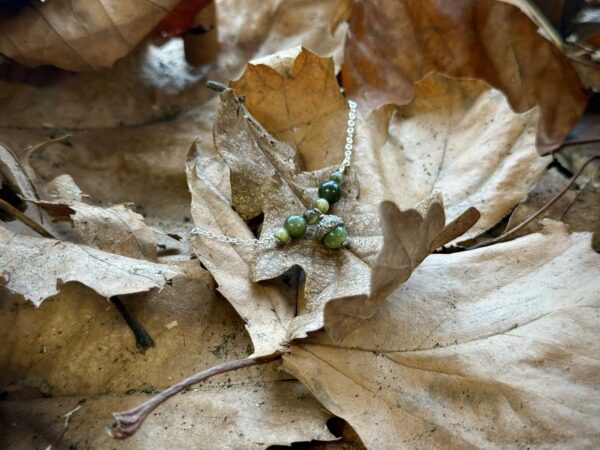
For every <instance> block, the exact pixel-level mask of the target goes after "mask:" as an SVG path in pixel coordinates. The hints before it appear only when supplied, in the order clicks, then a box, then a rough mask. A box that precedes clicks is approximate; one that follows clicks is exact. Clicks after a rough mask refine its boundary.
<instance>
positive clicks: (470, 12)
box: [342, 0, 586, 154]
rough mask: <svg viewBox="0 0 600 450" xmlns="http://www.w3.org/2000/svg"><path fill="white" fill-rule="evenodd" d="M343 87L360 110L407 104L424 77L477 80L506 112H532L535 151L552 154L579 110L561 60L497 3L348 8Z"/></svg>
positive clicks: (581, 101) (572, 75) (577, 89)
mask: <svg viewBox="0 0 600 450" xmlns="http://www.w3.org/2000/svg"><path fill="white" fill-rule="evenodd" d="M349 36H350V38H349V39H348V40H347V41H346V49H345V60H344V67H343V69H342V75H343V81H344V82H343V84H344V87H345V88H346V89H347V91H348V93H349V95H350V96H351V97H356V98H357V99H358V101H359V103H361V104H362V105H363V106H364V107H367V108H368V109H372V108H377V107H379V106H381V105H384V104H387V103H399V104H404V103H407V102H408V101H409V100H410V99H411V98H412V97H413V84H414V83H416V82H417V81H419V80H421V79H422V78H424V77H425V76H426V75H427V74H428V73H429V72H431V71H437V72H441V73H445V74H448V75H450V76H453V77H463V78H479V79H482V80H484V81H486V82H487V83H489V84H490V85H492V86H493V87H495V88H497V89H500V90H501V91H503V92H504V93H505V94H506V96H507V97H508V99H509V101H510V104H511V105H512V107H513V108H514V109H515V110H517V111H519V112H523V111H527V110H529V109H531V108H533V107H534V106H536V105H538V106H539V108H540V117H539V127H538V130H537V141H536V142H537V148H538V151H539V152H540V153H541V154H545V153H548V152H549V151H551V150H553V149H555V148H557V147H558V146H559V145H560V143H561V142H562V140H563V139H564V138H565V136H566V135H567V133H568V132H569V130H570V128H571V127H572V126H573V124H574V123H575V122H576V120H577V119H578V117H579V116H580V114H581V113H582V112H583V109H584V107H585V104H586V97H585V95H584V93H583V91H582V89H581V86H580V83H579V80H578V77H577V74H576V72H575V71H574V69H573V67H572V66H571V64H570V63H569V61H568V60H567V58H566V57H565V56H564V55H563V54H562V53H561V52H560V50H559V49H557V48H556V47H555V46H554V45H553V44H552V43H550V42H549V41H547V40H546V39H544V38H543V37H542V36H541V35H540V34H539V33H538V30H537V26H536V25H535V24H534V23H533V22H531V21H530V19H529V18H528V17H527V16H526V15H525V14H523V13H522V12H521V11H519V10H518V9H517V8H515V7H514V6H512V5H508V4H507V3H504V2H502V1H497V0H482V1H470V0H459V1H456V2H451V3H450V2H438V1H435V0H425V1H421V2H411V1H404V0H366V1H361V2H355V3H354V9H353V12H352V16H351V19H350V34H349Z"/></svg>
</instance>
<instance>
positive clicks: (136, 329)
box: [110, 295, 154, 350]
mask: <svg viewBox="0 0 600 450" xmlns="http://www.w3.org/2000/svg"><path fill="white" fill-rule="evenodd" d="M110 301H111V302H112V304H113V305H115V308H117V311H119V314H121V317H123V320H125V322H126V323H127V325H129V328H131V331H132V332H133V335H134V336H135V345H136V346H137V348H139V349H141V350H144V349H147V348H148V347H152V346H153V345H154V341H153V340H152V338H151V337H150V335H149V334H148V332H147V331H146V329H145V328H144V327H143V325H142V324H141V323H140V322H139V321H138V320H137V319H136V317H135V316H134V315H133V314H131V313H130V312H129V310H128V309H127V307H126V306H125V305H124V304H123V302H122V301H121V299H120V298H119V297H118V296H116V295H115V296H114V297H111V298H110Z"/></svg>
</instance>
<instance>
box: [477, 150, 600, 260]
mask: <svg viewBox="0 0 600 450" xmlns="http://www.w3.org/2000/svg"><path fill="white" fill-rule="evenodd" d="M597 158H600V155H596V156H592V157H591V158H588V159H587V160H586V161H585V162H584V163H583V165H582V166H581V167H580V168H579V170H578V171H577V172H576V173H575V175H573V176H572V177H571V179H570V180H569V182H568V183H567V185H566V186H565V187H564V188H562V189H561V191H560V192H559V193H558V194H556V195H555V196H554V197H553V198H552V200H550V201H549V202H548V203H546V204H545V205H544V206H542V207H541V208H540V209H538V210H537V211H536V212H534V213H533V214H532V215H530V216H529V217H528V218H527V219H525V220H524V221H523V222H521V223H520V224H519V225H517V226H516V227H514V228H512V229H510V230H509V231H507V232H506V233H503V234H501V235H500V236H498V237H497V238H494V239H491V240H489V241H485V242H481V243H479V244H477V245H474V246H472V247H469V248H468V249H467V250H475V249H477V248H482V247H487V246H488V245H492V244H495V243H497V242H500V241H502V240H504V239H506V238H507V237H509V236H512V235H513V234H514V233H516V232H517V231H519V230H520V229H522V228H523V227H525V226H526V225H527V224H529V223H530V222H531V221H532V220H534V219H535V218H536V217H538V216H539V215H540V214H543V213H544V212H545V211H547V210H548V209H549V208H550V207H551V206H552V205H554V203H556V202H557V201H558V199H560V198H561V197H562V196H563V195H564V194H565V193H566V192H567V191H568V190H569V188H570V187H571V186H573V183H575V181H577V178H579V176H580V175H581V174H582V173H583V170H584V169H585V168H586V167H587V165H588V164H589V163H591V162H592V161H593V160H594V159H597Z"/></svg>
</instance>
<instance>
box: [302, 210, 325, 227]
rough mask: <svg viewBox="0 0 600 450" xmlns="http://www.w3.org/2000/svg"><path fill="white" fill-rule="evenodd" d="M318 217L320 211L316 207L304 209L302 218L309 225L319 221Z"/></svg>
mask: <svg viewBox="0 0 600 450" xmlns="http://www.w3.org/2000/svg"><path fill="white" fill-rule="evenodd" d="M319 217H321V211H320V210H319V209H317V208H311V209H307V210H306V211H304V220H306V223H307V224H309V225H314V224H315V223H317V222H318V221H319Z"/></svg>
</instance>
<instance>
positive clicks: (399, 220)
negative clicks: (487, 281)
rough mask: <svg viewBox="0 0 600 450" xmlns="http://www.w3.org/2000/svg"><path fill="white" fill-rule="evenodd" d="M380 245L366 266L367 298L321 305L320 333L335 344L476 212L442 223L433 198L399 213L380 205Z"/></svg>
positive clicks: (472, 221) (459, 231)
mask: <svg viewBox="0 0 600 450" xmlns="http://www.w3.org/2000/svg"><path fill="white" fill-rule="evenodd" d="M379 209H380V223H381V228H382V232H383V247H382V248H381V251H380V252H379V255H377V258H376V260H375V263H374V264H373V266H372V267H371V283H370V292H369V295H368V296H365V295H358V296H357V295H355V296H352V297H345V298H344V297H342V298H336V299H334V300H332V301H330V302H328V303H327V304H326V306H325V311H324V314H325V329H326V330H327V333H328V334H329V336H330V337H331V338H332V339H334V340H339V339H341V338H343V337H344V336H346V335H347V334H348V333H349V332H351V331H352V330H353V329H354V328H356V327H357V326H358V325H359V324H361V323H362V321H363V320H365V319H368V318H369V317H371V316H372V315H373V314H374V313H375V311H376V310H377V307H378V306H379V304H380V303H381V302H383V301H384V300H385V299H386V298H387V296H388V295H390V294H391V293H392V292H393V291H394V290H395V289H396V288H398V286H400V285H401V284H402V283H404V282H405V281H406V280H408V279H409V277H410V275H411V273H412V272H413V270H415V269H416V268H417V266H418V265H419V264H421V262H423V260H424V259H425V258H427V256H429V255H430V253H431V252H433V251H434V250H435V249H437V248H438V247H441V246H443V245H444V244H446V243H448V242H450V241H452V240H454V239H455V238H456V237H458V236H460V235H462V234H464V233H465V231H467V230H468V229H469V228H471V227H472V226H473V225H474V224H475V222H477V220H478V219H479V212H478V211H477V210H476V209H475V208H470V209H468V210H467V211H465V212H464V213H463V214H461V215H460V216H459V217H458V218H456V219H455V220H454V221H453V222H451V223H449V224H448V225H445V221H446V218H445V215H444V205H443V204H442V202H441V200H440V198H439V196H433V197H432V198H429V199H426V201H424V202H422V203H420V204H419V205H417V206H416V208H415V209H409V210H407V211H400V210H399V209H398V207H397V206H396V205H395V204H394V203H392V202H389V201H385V202H383V203H381V205H380V208H379Z"/></svg>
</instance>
